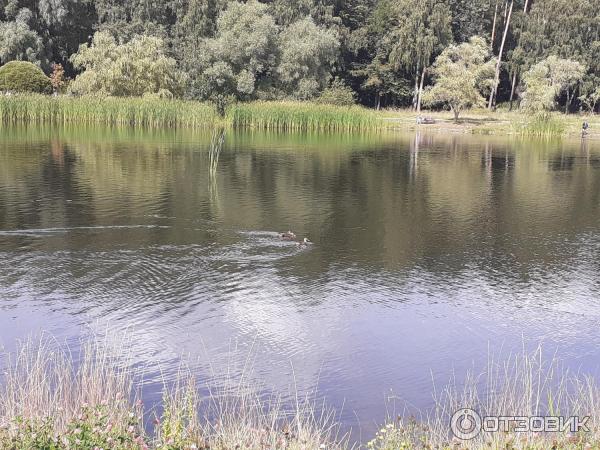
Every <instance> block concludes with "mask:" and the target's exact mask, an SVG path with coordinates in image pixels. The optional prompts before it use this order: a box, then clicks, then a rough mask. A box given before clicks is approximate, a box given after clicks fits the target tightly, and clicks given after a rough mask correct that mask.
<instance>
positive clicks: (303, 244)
mask: <svg viewBox="0 0 600 450" xmlns="http://www.w3.org/2000/svg"><path fill="white" fill-rule="evenodd" d="M311 244H312V242H310V241H309V240H308V238H304V239H302V240H301V241H300V242H296V246H297V247H298V248H302V247H308V246H309V245H311Z"/></svg>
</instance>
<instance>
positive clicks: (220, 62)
mask: <svg viewBox="0 0 600 450" xmlns="http://www.w3.org/2000/svg"><path fill="white" fill-rule="evenodd" d="M277 33H278V27H277V25H276V24H275V21H274V20H273V18H272V17H271V16H270V15H269V14H268V13H267V7H266V6H265V5H263V4H261V3H258V2H257V1H255V0H252V1H250V2H248V3H245V4H244V3H238V2H232V3H231V4H230V5H229V7H228V8H227V9H226V10H225V11H224V12H223V13H222V14H221V15H220V16H219V19H218V21H217V33H216V36H215V38H213V39H207V40H205V41H204V42H203V43H202V45H201V46H200V48H199V51H198V60H197V64H196V68H195V71H194V73H192V75H191V76H192V82H191V88H190V95H191V96H192V97H194V98H199V99H203V100H211V101H213V102H214V103H215V104H216V105H217V107H218V109H219V110H220V111H221V112H224V107H225V105H226V104H227V103H228V102H229V99H232V98H240V99H242V98H250V97H252V96H253V94H255V91H256V90H257V88H258V87H259V86H260V85H261V84H262V83H264V82H265V81H266V80H265V76H266V75H267V74H268V73H270V71H272V70H273V68H274V66H275V63H276V53H275V52H274V51H273V49H274V48H276V47H277V46H276V43H277Z"/></svg>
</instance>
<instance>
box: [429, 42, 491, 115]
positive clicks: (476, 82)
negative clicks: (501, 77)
mask: <svg viewBox="0 0 600 450" xmlns="http://www.w3.org/2000/svg"><path fill="white" fill-rule="evenodd" d="M432 74H433V77H434V80H435V84H434V86H433V87H432V88H430V89H427V90H426V92H425V96H424V101H425V103H428V104H432V105H435V104H440V103H441V104H444V105H447V106H448V107H449V108H450V109H451V110H452V112H454V119H455V120H458V116H459V114H460V112H461V111H462V110H463V109H465V108H469V107H473V106H484V104H485V98H484V96H483V94H485V93H486V92H489V89H490V88H491V83H492V80H493V77H494V61H493V60H492V59H490V51H489V47H488V46H487V45H486V42H485V41H484V40H483V39H481V38H478V37H473V38H471V40H470V41H469V42H468V43H464V44H460V45H451V46H450V47H448V48H447V49H446V50H444V51H443V52H442V54H441V55H440V56H438V58H437V59H436V60H435V63H434V65H433V69H432Z"/></svg>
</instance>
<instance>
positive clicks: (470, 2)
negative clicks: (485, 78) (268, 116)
mask: <svg viewBox="0 0 600 450" xmlns="http://www.w3.org/2000/svg"><path fill="white" fill-rule="evenodd" d="M597 2H598V0H535V1H532V0H529V1H528V5H529V6H528V8H527V12H524V11H523V7H524V0H518V1H516V2H514V10H513V15H512V16H513V18H512V20H511V22H510V24H509V27H508V32H507V36H506V43H505V47H504V52H503V61H502V63H503V64H502V66H501V67H500V68H501V70H502V73H501V76H500V78H499V89H498V94H497V95H498V101H499V102H503V101H506V100H508V97H509V96H510V95H511V94H510V93H511V91H512V90H513V89H512V87H513V85H512V82H513V75H515V76H516V78H514V80H515V81H517V82H518V83H516V84H515V86H516V91H517V93H519V91H520V90H521V86H522V85H523V75H524V74H525V73H526V72H528V71H529V70H530V69H532V68H533V66H535V65H536V64H537V63H539V62H540V61H542V60H544V59H545V58H548V57H549V56H551V55H555V56H556V57H557V58H561V59H570V60H573V61H577V62H579V63H580V64H582V65H583V66H584V67H585V72H584V75H583V80H582V82H581V83H579V82H578V83H575V84H574V85H569V86H568V87H567V88H565V89H563V90H562V91H561V92H559V93H558V94H557V95H556V97H555V98H554V102H556V105H554V106H553V107H556V106H561V107H564V109H565V111H574V110H577V109H579V108H580V107H583V108H586V109H592V108H593V104H594V97H593V92H594V91H595V89H596V88H597V87H598V86H599V85H600V26H599V25H598V24H600V8H598V5H597ZM508 5H509V2H502V1H498V2H495V1H490V0H442V1H437V0H344V1H341V0H249V1H242V0H130V1H123V0H0V64H3V63H6V62H9V61H13V60H21V61H30V62H33V63H35V64H38V65H39V66H40V67H41V68H42V69H43V70H44V71H46V72H50V71H51V67H50V64H49V63H50V62H56V63H60V64H61V65H62V66H63V68H64V71H65V77H66V78H70V79H72V78H75V77H76V76H78V77H77V78H78V81H77V82H76V83H75V86H74V88H75V89H76V91H74V92H78V93H82V94H83V93H88V92H89V93H98V94H100V95H119V96H121V95H139V96H142V95H150V94H157V93H158V92H159V91H161V90H168V91H170V92H171V93H172V94H173V95H174V96H175V97H177V96H180V95H185V97H187V98H194V99H201V100H210V101H212V102H213V103H214V104H216V106H217V108H218V109H219V110H220V111H221V112H223V113H224V111H225V109H226V108H227V106H228V105H230V104H231V103H232V102H234V101H248V100H254V99H262V100H280V99H310V98H317V97H318V96H319V95H320V94H321V93H322V91H323V90H324V89H325V88H326V87H327V86H328V84H329V82H330V81H331V80H332V79H333V78H336V77H337V78H340V79H343V80H345V81H346V82H347V83H348V84H349V86H350V87H351V88H352V89H353V91H354V92H355V93H356V101H357V102H358V103H361V104H369V105H370V106H376V107H379V106H380V105H382V106H388V105H393V106H396V105H405V106H409V105H411V104H413V105H414V103H415V101H416V100H417V99H418V94H419V93H420V92H421V90H420V87H419V85H420V82H421V79H422V80H423V82H424V86H425V87H426V86H427V85H430V84H431V83H432V81H433V77H431V74H432V73H431V71H429V68H430V66H431V64H432V62H433V61H434V60H435V58H436V57H437V56H438V55H439V54H441V52H442V51H443V50H444V49H445V48H446V47H448V46H449V45H460V44H462V43H465V42H468V40H469V39H470V38H471V37H472V36H479V37H480V38H482V39H486V40H489V39H490V36H491V34H492V28H493V27H494V24H495V27H494V29H495V39H494V42H492V43H491V44H492V45H491V48H492V49H493V52H496V51H497V50H498V46H499V41H500V40H501V39H502V36H503V34H504V33H503V31H504V25H505V18H506V10H507V7H508ZM496 7H497V8H496ZM496 13H497V14H496ZM495 16H496V20H495V22H494V17H495ZM96 32H100V34H101V35H102V36H105V37H106V38H103V41H102V43H101V44H103V45H106V46H107V49H108V48H110V49H111V50H110V52H104V51H99V52H96V55H93V53H94V52H90V50H91V49H92V48H93V47H95V45H96V43H95V42H94V41H95V40H96V39H97V38H98V37H97V36H95V33H96ZM108 36H110V39H113V42H112V43H110V42H108V39H109V38H108ZM92 37H93V39H92ZM81 45H84V48H87V50H88V51H87V55H88V56H90V58H91V60H86V61H82V56H81V55H79V53H80V52H81V51H80V50H79V49H80V46H81ZM113 47H114V48H113ZM144 48H146V49H144ZM102 53H104V55H102ZM107 53H109V54H107ZM73 54H76V55H78V56H79V58H78V57H77V56H73V59H70V57H71V56H72V55H73ZM125 55H127V56H125ZM96 56H103V57H105V58H106V60H105V62H102V61H100V59H102V58H100V59H98V58H96ZM76 58H78V59H79V61H77V59H76ZM161 65H162V67H160V68H159V67H158V66H161ZM91 66H93V69H92V70H91V72H92V73H89V74H85V73H86V72H90V68H91ZM129 71H133V74H134V76H133V77H130V76H129ZM507 71H508V72H509V73H508V75H509V76H506V75H507V73H506V72H507ZM146 73H148V74H149V75H148V76H145V74H146ZM181 74H184V75H181ZM529 78H530V80H529V83H530V85H531V84H532V83H533V84H535V81H532V79H531V77H529ZM146 85H148V86H149V87H148V89H145V88H144V86H146ZM540 89H541V87H540ZM529 90H530V94H531V93H532V92H533V90H535V89H531V88H530V89H529ZM161 95H162V94H161ZM167 97H168V95H167ZM525 104H527V102H525Z"/></svg>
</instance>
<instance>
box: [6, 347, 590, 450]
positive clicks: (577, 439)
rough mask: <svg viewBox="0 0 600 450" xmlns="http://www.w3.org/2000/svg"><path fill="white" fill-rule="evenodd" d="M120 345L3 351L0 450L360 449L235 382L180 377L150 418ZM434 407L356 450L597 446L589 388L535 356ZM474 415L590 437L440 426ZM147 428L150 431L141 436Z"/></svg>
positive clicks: (512, 361) (503, 366)
mask: <svg viewBox="0 0 600 450" xmlns="http://www.w3.org/2000/svg"><path fill="white" fill-rule="evenodd" d="M117 354H123V348H111V347H110V346H108V345H106V344H99V343H97V342H95V343H91V344H86V345H85V347H84V351H83V354H82V357H81V358H80V359H78V363H75V360H74V357H73V356H72V355H71V354H70V353H61V352H60V351H57V350H56V349H53V348H52V347H51V346H49V345H48V341H46V342H44V341H42V342H39V343H37V344H31V343H29V344H27V345H25V346H23V347H22V348H21V350H20V351H19V352H18V354H16V355H13V356H12V357H11V359H10V362H9V364H8V366H9V367H8V370H7V372H6V373H5V374H4V377H3V379H2V386H1V388H0V448H2V449H3V450H29V449H31V450H33V449H44V450H59V449H60V450H63V449H64V450H68V449H69V450H70V449H77V450H92V449H100V448H102V449H105V450H107V449H115V450H116V449H123V450H133V449H156V450H159V449H160V450H186V449H187V450H191V449H211V450H236V449H251V450H279V449H281V450H283V449H288V450H317V449H330V450H342V449H349V448H362V447H363V446H361V445H360V444H358V443H357V444H351V443H349V442H348V441H347V440H345V439H343V438H341V437H340V436H339V434H337V430H338V429H339V427H338V426H337V425H336V423H335V421H334V420H332V418H333V417H334V416H332V415H331V414H318V415H317V413H316V411H317V410H316V409H315V408H314V407H313V406H314V405H313V404H311V403H310V402H308V401H301V400H298V401H297V402H296V403H295V405H294V406H293V407H291V408H285V407H284V406H282V404H281V403H280V402H279V401H278V400H277V399H274V398H273V397H271V398H270V399H269V400H265V399H264V397H260V396H259V395H257V394H255V393H254V392H253V388H252V386H248V385H245V384H243V383H241V382H239V380H238V381H233V382H231V383H226V385H227V387H223V388H221V389H222V391H219V392H211V394H210V395H209V396H208V398H204V399H203V400H200V398H199V394H198V391H197V388H196V386H197V384H196V383H195V381H194V379H193V377H191V376H190V375H189V373H187V372H182V373H183V375H182V376H180V377H179V379H178V380H179V381H178V382H176V383H175V385H174V386H170V387H169V388H165V391H164V394H163V403H162V408H160V410H162V411H163V412H162V413H161V414H160V415H156V416H154V419H153V420H151V422H152V426H150V427H149V426H148V424H146V426H145V424H144V420H145V419H148V415H149V413H148V411H145V410H144V405H143V404H142V403H141V402H140V401H137V400H136V387H135V385H134V381H133V380H134V376H133V372H132V371H131V370H130V369H127V368H126V367H129V365H128V361H123V360H122V359H118V358H116V357H115V355H117ZM434 398H435V401H436V406H435V408H433V409H432V411H430V413H429V414H423V415H422V416H421V417H419V418H418V419H414V418H411V419H406V418H404V417H397V418H395V419H393V420H391V421H390V422H388V423H387V424H385V425H383V426H382V427H381V429H380V431H378V432H377V434H376V435H375V436H374V437H373V439H372V440H370V441H369V442H367V443H366V444H365V445H364V447H366V448H369V449H375V450H399V449H454V450H456V449H467V448H468V449H489V448H493V449H517V448H519V449H520V448H527V449H540V450H541V449H550V448H554V449H559V448H560V449H562V448H565V449H597V448H600V447H599V444H600V423H599V422H598V418H599V417H600V416H599V414H600V406H599V405H600V403H599V401H600V390H599V389H598V387H597V385H596V383H595V382H594V381H593V380H592V379H589V378H585V377H581V376H576V375H574V374H570V373H569V372H567V371H564V370H561V369H560V367H559V365H558V363H557V362H556V361H552V360H551V361H549V362H548V361H545V360H544V359H543V358H542V357H541V352H540V351H538V352H536V353H534V354H529V355H528V354H523V355H519V356H516V357H512V358H508V359H506V360H504V361H502V362H500V363H493V362H490V363H489V366H488V367H487V368H486V370H485V371H484V372H483V373H481V374H480V375H479V376H470V377H467V380H466V382H465V383H463V384H461V385H457V383H451V384H449V385H448V386H446V387H445V388H444V389H442V390H440V391H434ZM465 407H468V408H473V409H474V410H476V411H478V412H479V413H480V414H481V415H482V416H486V415H504V416H534V415H540V414H547V415H552V416H558V415H561V416H571V415H578V416H580V417H583V416H590V417H591V419H590V421H589V422H588V426H589V427H590V429H591V431H590V432H580V433H547V434H544V433H532V432H517V431H513V430H509V431H507V432H496V433H487V434H486V433H482V434H480V435H478V436H477V437H476V438H475V439H473V440H469V441H459V440H457V439H456V438H452V436H451V434H450V430H449V424H450V417H451V416H452V414H453V413H454V412H455V411H457V410H459V409H461V408H465ZM149 428H150V431H149Z"/></svg>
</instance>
